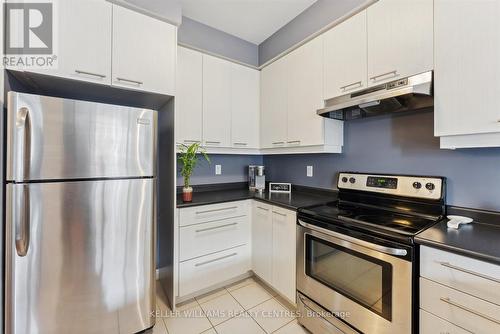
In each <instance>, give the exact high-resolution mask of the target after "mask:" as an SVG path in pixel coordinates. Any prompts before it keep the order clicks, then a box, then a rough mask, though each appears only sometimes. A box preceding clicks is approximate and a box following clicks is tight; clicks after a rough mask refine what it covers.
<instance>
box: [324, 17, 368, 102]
mask: <svg viewBox="0 0 500 334" xmlns="http://www.w3.org/2000/svg"><path fill="white" fill-rule="evenodd" d="M366 37H367V34H366V10H364V11H362V12H360V13H358V14H356V15H354V16H353V17H352V18H350V19H348V20H346V21H344V22H342V23H341V24H339V25H338V26H336V27H334V28H332V29H331V30H329V31H327V32H326V33H325V34H324V43H325V44H324V62H325V68H324V94H323V95H324V98H325V99H331V98H333V97H337V96H341V95H344V94H348V93H350V92H353V91H356V90H360V89H363V88H366V87H367V79H368V74H367V58H366V55H367V54H366V52H367V51H366V49H367V40H366Z"/></svg>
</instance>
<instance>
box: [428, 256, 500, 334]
mask: <svg viewBox="0 0 500 334" xmlns="http://www.w3.org/2000/svg"><path fill="white" fill-rule="evenodd" d="M499 270H500V266H496V265H493V264H490V263H486V262H483V261H479V260H475V259H471V258H468V257H465V256H461V255H456V254H453V253H449V252H446V251H442V250H437V249H434V248H431V247H421V262H420V275H421V277H420V325H421V326H420V333H422V334H429V333H458V334H462V333H482V334H494V333H500V316H499V315H500V297H499V294H498V291H499V290H500V280H499V279H498V277H500V276H499V275H498V273H499Z"/></svg>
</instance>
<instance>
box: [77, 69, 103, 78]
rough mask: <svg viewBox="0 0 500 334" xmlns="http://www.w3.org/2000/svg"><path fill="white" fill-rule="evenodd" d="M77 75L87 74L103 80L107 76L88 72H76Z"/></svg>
mask: <svg viewBox="0 0 500 334" xmlns="http://www.w3.org/2000/svg"><path fill="white" fill-rule="evenodd" d="M75 73H76V74H85V75H91V76H93V77H98V78H101V79H104V78H105V77H106V76H105V75H104V74H99V73H92V72H87V71H81V70H75Z"/></svg>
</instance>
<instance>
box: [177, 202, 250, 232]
mask: <svg viewBox="0 0 500 334" xmlns="http://www.w3.org/2000/svg"><path fill="white" fill-rule="evenodd" d="M248 210H249V209H248V201H240V202H229V203H220V204H212V205H203V206H197V207H192V208H183V209H181V210H180V220H179V226H188V225H193V224H199V223H205V222H210V221H216V220H220V219H226V218H234V217H241V216H247V215H248Z"/></svg>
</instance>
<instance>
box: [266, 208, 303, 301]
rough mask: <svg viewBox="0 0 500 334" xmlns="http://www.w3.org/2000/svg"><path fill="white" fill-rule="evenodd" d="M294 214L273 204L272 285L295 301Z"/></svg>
mask: <svg viewBox="0 0 500 334" xmlns="http://www.w3.org/2000/svg"><path fill="white" fill-rule="evenodd" d="M296 228H297V227H296V214H295V212H293V211H289V210H284V209H281V208H278V207H275V206H273V233H272V235H273V252H272V254H273V265H272V268H273V281H272V285H273V287H274V288H275V289H276V290H277V291H278V292H280V293H281V294H282V295H283V296H285V297H286V298H288V299H289V300H290V301H291V302H293V303H295V293H296V284H295V275H296V272H295V267H296V263H295V261H296V258H295V253H296V251H295V247H296V242H297V240H296V235H297V231H296Z"/></svg>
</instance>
